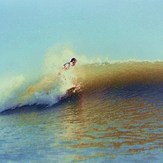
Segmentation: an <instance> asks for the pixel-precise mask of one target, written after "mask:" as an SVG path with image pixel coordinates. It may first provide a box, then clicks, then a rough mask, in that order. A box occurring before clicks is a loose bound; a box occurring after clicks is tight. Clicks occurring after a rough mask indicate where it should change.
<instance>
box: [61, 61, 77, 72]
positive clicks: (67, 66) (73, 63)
mask: <svg viewBox="0 0 163 163" xmlns="http://www.w3.org/2000/svg"><path fill="white" fill-rule="evenodd" d="M76 62H77V59H76V58H72V59H71V60H70V62H67V63H65V64H64V65H63V69H64V70H68V69H69V68H70V67H71V66H72V67H73V66H75V65H76Z"/></svg>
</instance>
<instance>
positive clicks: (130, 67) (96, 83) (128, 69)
mask: <svg viewBox="0 0 163 163" xmlns="http://www.w3.org/2000/svg"><path fill="white" fill-rule="evenodd" d="M74 81H75V82H76V84H78V85H80V86H82V93H89V92H92V91H98V90H103V89H106V88H114V87H115V88H122V87H125V86H127V85H132V84H136V83H141V84H148V85H150V84H160V83H163V62H161V61H160V62H147V61H146V62H145V61H144V62H134V61H128V62H117V63H108V62H107V63H100V64H99V63H93V64H82V65H78V66H76V67H75V68H73V69H71V70H68V71H64V72H63V71H62V72H60V69H55V71H54V72H53V73H51V72H48V73H46V74H44V75H42V76H41V77H39V78H38V79H37V80H35V81H30V80H27V79H25V77H23V76H15V77H12V78H8V79H4V80H3V81H2V80H1V83H0V99H1V101H0V111H1V112H2V111H4V110H8V109H14V108H16V107H22V106H24V105H39V104H45V105H48V106H52V105H54V104H55V103H57V102H59V100H60V99H61V98H62V97H63V96H65V94H66V92H67V90H69V89H70V88H72V87H73V86H74Z"/></svg>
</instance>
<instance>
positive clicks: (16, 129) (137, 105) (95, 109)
mask: <svg viewBox="0 0 163 163" xmlns="http://www.w3.org/2000/svg"><path fill="white" fill-rule="evenodd" d="M162 99H163V86H162V85H148V86H142V85H135V86H128V87H124V88H116V89H104V90H100V91H91V92H89V93H85V94H81V95H80V96H78V97H75V98H71V99H68V100H66V101H64V102H62V103H60V104H58V105H56V106H53V107H51V108H46V107H36V106H33V107H24V108H22V109H20V108H19V109H17V110H16V111H11V112H4V113H1V114H0V162H6V161H20V162H30V161H32V162H40V161H42V162H44V161H48V162H55V161H56V162H73V161H74V162H76V161H81V162H139V161H141V162H142V161H143V162H162V160H163V100H162Z"/></svg>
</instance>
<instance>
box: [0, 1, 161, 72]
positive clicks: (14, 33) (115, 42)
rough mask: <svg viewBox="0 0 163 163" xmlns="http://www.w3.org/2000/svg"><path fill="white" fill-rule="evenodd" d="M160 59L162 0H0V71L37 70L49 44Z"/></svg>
mask: <svg viewBox="0 0 163 163" xmlns="http://www.w3.org/2000/svg"><path fill="white" fill-rule="evenodd" d="M58 44H70V45H72V46H73V48H74V49H75V51H76V52H77V53H79V54H85V55H89V56H94V57H95V56H100V55H101V57H108V58H110V59H112V60H124V59H146V60H157V59H160V60H162V59H163V0H0V74H2V73H4V72H6V73H7V72H8V71H11V70H12V69H14V70H17V71H20V72H21V70H27V69H28V68H31V67H32V68H33V69H37V68H39V66H40V65H41V63H42V61H43V58H44V56H45V54H46V52H47V50H48V48H50V47H53V46H55V45H58Z"/></svg>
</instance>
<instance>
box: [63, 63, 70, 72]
mask: <svg viewBox="0 0 163 163" xmlns="http://www.w3.org/2000/svg"><path fill="white" fill-rule="evenodd" d="M69 68H70V62H67V63H65V64H64V65H63V69H64V70H68V69H69Z"/></svg>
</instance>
